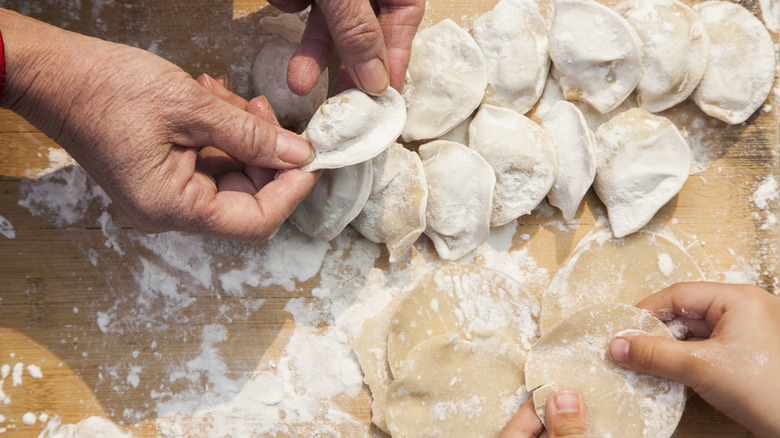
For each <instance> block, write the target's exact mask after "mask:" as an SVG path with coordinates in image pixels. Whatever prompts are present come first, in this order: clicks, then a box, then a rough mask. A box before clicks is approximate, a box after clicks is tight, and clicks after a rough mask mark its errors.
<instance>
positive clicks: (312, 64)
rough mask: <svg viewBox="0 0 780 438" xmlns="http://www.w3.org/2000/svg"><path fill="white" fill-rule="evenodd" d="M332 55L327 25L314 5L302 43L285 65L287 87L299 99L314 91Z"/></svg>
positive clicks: (332, 49)
mask: <svg viewBox="0 0 780 438" xmlns="http://www.w3.org/2000/svg"><path fill="white" fill-rule="evenodd" d="M334 52H335V45H334V42H333V38H331V34H330V30H329V29H328V23H327V21H326V20H325V16H324V15H323V13H322V9H320V8H319V7H317V5H313V6H312V9H311V13H310V14H309V18H308V20H307V22H306V29H305V30H304V31H303V35H302V36H301V43H300V45H299V46H298V49H297V50H296V51H295V53H293V56H292V57H291V58H290V62H289V63H288V64H287V87H288V88H289V89H290V91H292V92H293V93H295V94H297V95H298V96H305V95H307V94H309V92H310V91H311V90H312V89H313V88H314V86H315V85H316V84H317V80H319V78H320V75H321V74H322V72H323V71H325V69H326V68H327V67H328V63H329V62H330V59H331V58H332V57H333V53H334Z"/></svg>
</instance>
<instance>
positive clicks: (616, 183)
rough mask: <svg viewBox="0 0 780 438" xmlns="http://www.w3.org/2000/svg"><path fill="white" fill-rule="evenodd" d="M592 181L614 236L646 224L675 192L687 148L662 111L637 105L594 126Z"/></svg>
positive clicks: (686, 168)
mask: <svg viewBox="0 0 780 438" xmlns="http://www.w3.org/2000/svg"><path fill="white" fill-rule="evenodd" d="M596 143H597V144H598V156H599V163H598V167H597V169H596V179H595V180H594V184H593V187H594V189H595V190H596V194H597V195H598V196H599V198H600V199H601V201H602V202H604V204H605V205H606V206H607V214H608V216H609V223H610V225H611V226H612V233H613V234H614V235H615V237H623V236H626V235H628V234H631V233H633V232H635V231H638V230H639V229H641V228H642V227H644V226H645V225H646V224H647V223H648V222H650V219H652V218H653V216H654V215H655V214H656V212H658V210H660V209H661V207H663V206H664V205H665V204H666V203H667V202H669V200H670V199H672V198H673V197H674V196H676V195H677V193H678V192H679V191H680V189H682V186H683V184H685V181H686V180H687V179H688V175H689V173H690V169H691V148H690V146H688V143H687V142H686V141H685V139H684V138H683V136H682V134H680V131H679V130H678V129H677V127H676V126H675V125H674V124H673V123H672V122H671V121H669V119H666V118H664V117H660V116H656V115H653V114H651V113H649V112H648V111H647V110H643V109H641V108H635V109H631V110H628V111H626V112H624V113H622V114H618V115H617V116H615V117H613V118H612V119H611V120H610V121H608V122H606V123H604V124H603V125H601V126H600V127H599V128H598V129H597V130H596Z"/></svg>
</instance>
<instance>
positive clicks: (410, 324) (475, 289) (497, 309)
mask: <svg viewBox="0 0 780 438" xmlns="http://www.w3.org/2000/svg"><path fill="white" fill-rule="evenodd" d="M538 316H539V303H538V301H537V300H536V298H535V297H533V296H532V295H531V294H530V293H529V292H528V291H527V290H526V289H525V288H523V286H522V285H520V284H519V283H518V282H517V281H515V280H513V279H511V278H510V277H508V276H506V275H504V274H502V273H500V272H498V271H494V270H492V269H488V268H482V267H479V266H475V265H461V264H454V263H449V264H445V265H443V266H442V267H441V268H439V269H438V270H436V271H435V272H433V273H432V274H429V275H428V276H426V277H424V278H423V279H421V280H420V282H419V283H417V285H415V287H414V289H412V291H411V292H409V295H407V297H406V298H405V299H404V300H403V301H402V302H401V304H399V305H398V308H397V309H396V312H395V315H394V316H393V319H392V321H391V323H390V333H389V335H388V338H387V357H388V361H389V363H390V369H391V371H392V373H393V375H394V376H396V377H398V375H399V374H398V373H399V372H401V369H402V368H403V364H404V362H405V361H406V357H407V355H408V354H409V352H410V351H411V350H412V349H413V348H414V347H415V346H416V345H417V344H419V343H421V342H423V341H425V340H426V339H429V338H431V337H433V336H436V335H443V334H446V333H455V334H457V335H458V336H460V337H461V338H462V339H464V340H473V339H474V335H475V334H476V333H478V332H479V331H480V330H493V331H497V332H501V333H504V334H506V335H507V336H509V337H510V339H512V341H513V342H514V343H517V344H518V345H519V347H520V348H521V350H522V351H528V349H530V348H531V345H532V344H533V343H534V341H535V340H536V339H537V338H538V336H539V327H538V323H537V319H538Z"/></svg>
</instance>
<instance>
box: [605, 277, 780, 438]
mask: <svg viewBox="0 0 780 438" xmlns="http://www.w3.org/2000/svg"><path fill="white" fill-rule="evenodd" d="M638 306H639V307H641V308H643V309H647V310H649V311H650V312H652V313H653V314H654V315H655V316H657V317H658V318H660V319H662V320H664V321H667V322H671V321H674V322H675V323H676V324H681V325H682V326H684V327H685V328H686V330H687V337H691V338H708V339H706V340H700V341H676V340H671V339H664V338H658V337H653V336H648V335H644V334H638V333H635V334H631V335H628V336H622V337H618V338H615V339H613V340H612V342H611V343H610V355H611V356H612V358H613V360H615V361H616V362H617V363H619V364H621V365H623V366H625V367H627V368H630V369H633V370H637V371H641V372H644V373H648V374H654V375H657V376H660V377H665V378H668V379H673V380H677V381H679V382H682V383H684V384H685V385H687V386H690V387H691V388H692V389H693V390H694V391H695V392H696V393H698V394H699V395H700V396H701V397H702V398H703V399H704V400H705V401H707V403H709V404H711V405H712V406H713V407H715V408H716V409H718V410H719V411H721V412H723V413H725V414H726V415H728V416H730V417H731V418H733V419H734V420H736V421H737V422H739V423H741V424H742V425H743V426H745V427H747V428H748V429H750V430H751V431H752V432H754V433H756V434H757V435H759V436H767V437H769V436H772V437H777V436H780V416H778V415H777V409H778V406H780V297H777V296H774V295H772V294H770V293H768V292H766V291H765V290H763V289H760V288H758V287H755V286H749V285H730V284H717V283H681V284H676V285H674V286H671V287H669V288H667V289H664V290H662V291H660V292H658V293H656V294H654V295H651V296H650V297H648V298H646V299H645V300H643V301H642V302H640V303H639V304H638Z"/></svg>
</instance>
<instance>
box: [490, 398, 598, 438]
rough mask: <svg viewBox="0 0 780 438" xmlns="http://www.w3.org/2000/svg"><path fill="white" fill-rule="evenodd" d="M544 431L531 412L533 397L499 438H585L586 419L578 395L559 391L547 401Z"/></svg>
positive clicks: (585, 413)
mask: <svg viewBox="0 0 780 438" xmlns="http://www.w3.org/2000/svg"><path fill="white" fill-rule="evenodd" d="M544 418H545V423H547V428H546V429H545V427H544V425H542V422H541V421H540V420H539V417H538V416H536V412H535V411H534V400H533V397H531V398H529V399H528V401H526V402H525V404H523V406H521V407H520V410H519V411H517V413H516V414H515V416H514V417H512V419H511V420H509V423H507V425H506V427H505V428H504V432H503V433H502V434H501V438H536V437H547V438H563V437H566V438H587V436H588V416H587V412H586V410H585V404H584V403H583V402H582V399H581V398H580V397H579V395H577V393H575V392H573V391H569V390H565V389H564V390H560V391H558V392H557V393H555V394H553V395H552V396H550V398H549V399H547V405H546V406H545V409H544Z"/></svg>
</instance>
